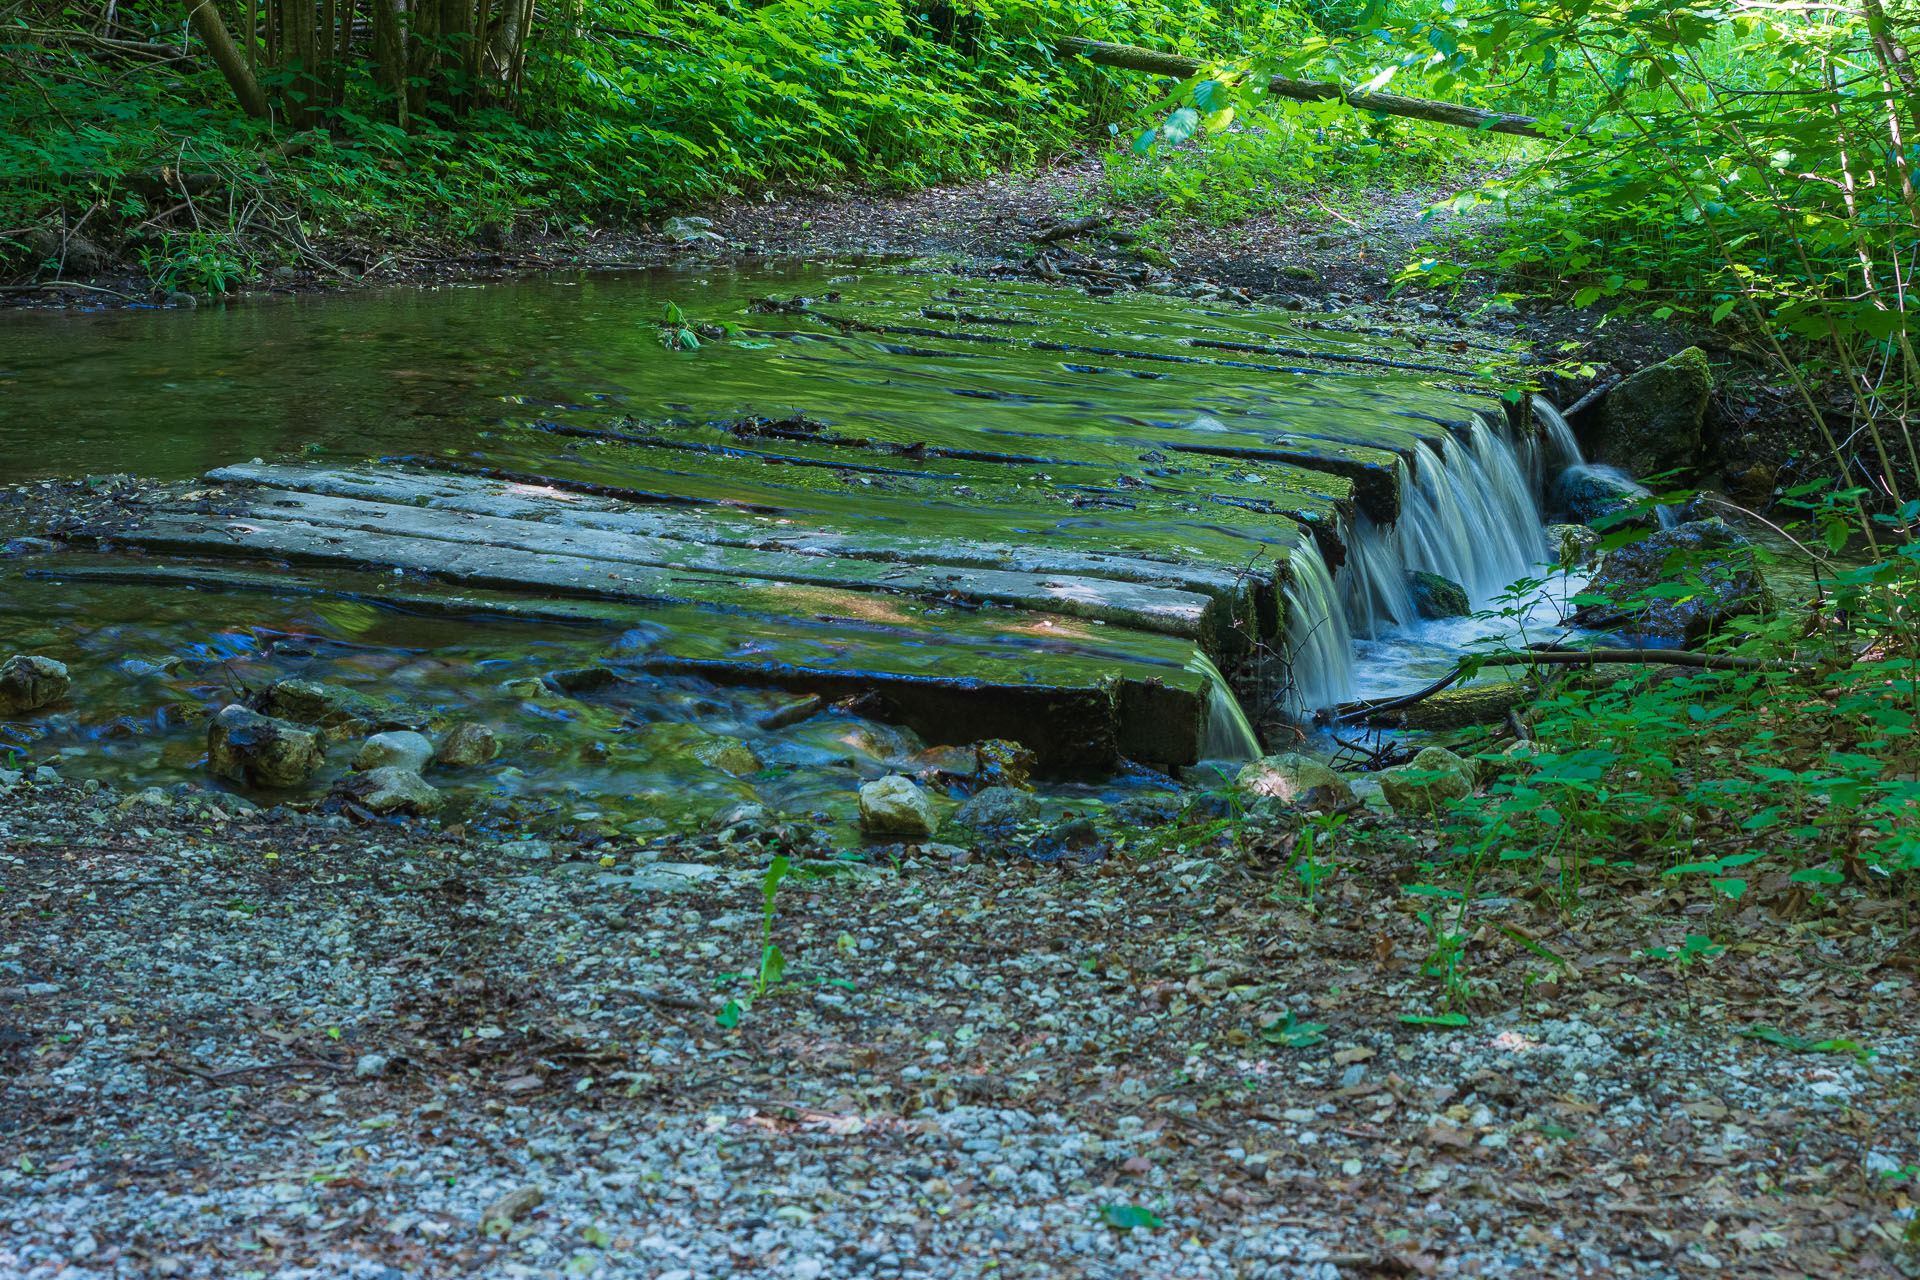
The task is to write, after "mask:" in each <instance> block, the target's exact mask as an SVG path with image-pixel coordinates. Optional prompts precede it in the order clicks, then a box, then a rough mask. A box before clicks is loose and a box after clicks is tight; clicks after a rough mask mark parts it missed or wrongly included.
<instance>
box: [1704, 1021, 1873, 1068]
mask: <svg viewBox="0 0 1920 1280" xmlns="http://www.w3.org/2000/svg"><path fill="white" fill-rule="evenodd" d="M1737 1034H1738V1035H1739V1036H1740V1037H1741V1038H1742V1039H1745V1040H1759V1041H1762V1042H1764V1043H1766V1044H1772V1045H1778V1046H1779V1047H1780V1048H1782V1049H1786V1050H1789V1051H1791V1052H1793V1053H1846V1054H1851V1055H1852V1056H1853V1057H1854V1058H1856V1059H1857V1060H1859V1061H1861V1062H1866V1061H1868V1060H1869V1059H1872V1058H1876V1057H1878V1056H1879V1055H1878V1054H1877V1053H1875V1052H1874V1051H1873V1050H1872V1049H1868V1048H1866V1047H1864V1046H1862V1045H1860V1044H1858V1043H1856V1042H1854V1041H1852V1040H1813V1039H1809V1038H1808V1037H1806V1036H1795V1035H1788V1034H1787V1033H1786V1032H1784V1031H1776V1030H1775V1029H1774V1028H1772V1027H1760V1026H1753V1027H1747V1028H1746V1029H1744V1030H1742V1031H1740V1032H1738V1033H1737Z"/></svg>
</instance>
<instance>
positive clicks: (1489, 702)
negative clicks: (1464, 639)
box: [1361, 680, 1533, 730]
mask: <svg viewBox="0 0 1920 1280" xmlns="http://www.w3.org/2000/svg"><path fill="white" fill-rule="evenodd" d="M1532 697H1533V690H1532V689H1531V688H1530V687H1529V686H1528V685H1527V684H1526V683H1525V682H1524V681H1520V680H1503V681H1501V682H1499V683H1497V684H1470V685H1468V686H1466V687H1465V688H1463V689H1445V690H1442V691H1441V692H1439V693H1436V694H1434V695H1433V696H1432V697H1430V698H1423V699H1422V700H1420V701H1419V702H1415V703H1413V704H1411V705H1410V706H1404V707H1399V708H1396V709H1393V710H1389V711H1381V712H1378V713H1376V714H1374V715H1371V716H1367V717H1365V718H1363V719H1362V720H1361V723H1362V724H1364V725H1366V726H1367V727H1368V728H1371V729H1420V730H1435V729H1464V728H1467V727H1468V726H1469V725H1476V724H1498V723H1500V721H1502V720H1504V719H1506V715H1507V712H1509V711H1511V710H1513V709H1514V708H1515V707H1519V706H1523V705H1525V704H1526V703H1527V702H1528V701H1529V700H1530V699H1531V698H1532Z"/></svg>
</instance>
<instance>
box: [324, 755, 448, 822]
mask: <svg viewBox="0 0 1920 1280" xmlns="http://www.w3.org/2000/svg"><path fill="white" fill-rule="evenodd" d="M340 789H341V790H342V791H344V792H346V794H348V795H350V796H352V797H353V798H354V799H355V800H356V801H358V802H359V803H360V804H361V805H363V806H365V807H366V808H367V809H370V810H372V811H373V812H374V813H377V814H380V815H381V816H382V817H386V816H390V815H392V814H397V813H412V814H418V815H419V816H421V817H426V816H427V815H428V814H431V813H437V812H439V809H440V806H441V805H443V804H445V803H446V801H447V798H446V796H444V795H442V794H441V792H440V791H439V789H438V788H436V787H433V786H431V785H429V784H428V782H427V781H426V779H424V778H422V777H421V776H420V775H419V774H417V773H415V772H413V770H411V769H400V768H395V767H394V766H392V765H387V766H384V767H382V768H379V769H369V770H368V771H367V772H365V773H356V774H353V775H351V776H350V777H347V778H343V779H341V782H340Z"/></svg>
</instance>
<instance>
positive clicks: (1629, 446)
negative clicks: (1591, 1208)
mask: <svg viewBox="0 0 1920 1280" xmlns="http://www.w3.org/2000/svg"><path fill="white" fill-rule="evenodd" d="M1712 395H1713V370H1712V369H1711V368H1710V367H1709V366H1708V364H1707V353H1706V352H1704V351H1702V350H1701V349H1700V348H1698V347H1688V348H1687V349H1686V350H1684V351H1682V352H1680V353H1679V354H1678V355H1675V356H1673V357H1672V358H1671V359H1668V360H1662V361H1661V362H1660V363H1659V364H1655V365H1649V366H1647V367H1646V368H1644V369H1642V370H1640V371H1639V372H1638V373H1635V374H1633V375H1631V376H1630V377H1628V378H1627V379H1626V380H1625V381H1624V382H1622V383H1621V384H1620V385H1619V386H1617V387H1615V388H1614V389H1613V390H1612V391H1610V392H1608V393H1607V398H1606V399H1605V400H1603V401H1601V402H1600V408H1599V412H1598V415H1597V418H1598V421H1597V424H1596V427H1595V431H1594V441H1593V443H1594V450H1593V452H1594V455H1595V456H1597V457H1600V458H1604V459H1605V460H1607V461H1608V462H1613V463H1618V464H1619V465H1620V466H1623V467H1625V468H1626V469H1627V470H1628V471H1631V472H1632V473H1633V474H1634V475H1637V476H1648V475H1652V474H1654V473H1655V472H1657V471H1667V470H1670V469H1672V468H1675V467H1695V466H1698V465H1700V463H1701V462H1702V461H1703V455H1704V453H1705V448H1706V434H1705V433H1706V420H1707V402H1708V400H1709V399H1711V397H1712Z"/></svg>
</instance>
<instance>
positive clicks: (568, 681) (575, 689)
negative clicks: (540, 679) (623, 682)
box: [547, 667, 620, 693]
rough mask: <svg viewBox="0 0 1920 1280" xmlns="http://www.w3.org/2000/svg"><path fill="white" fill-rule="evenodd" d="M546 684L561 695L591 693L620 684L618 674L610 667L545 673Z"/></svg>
mask: <svg viewBox="0 0 1920 1280" xmlns="http://www.w3.org/2000/svg"><path fill="white" fill-rule="evenodd" d="M547 683H548V684H550V685H552V686H553V687H554V688H555V689H558V690H559V691H560V692H562V693H592V692H594V691H595V690H597V689H605V688H609V687H611V686H613V685H616V684H619V683H620V674H619V673H618V672H617V671H615V670H613V668H611V667H570V668H568V669H567V670H565V671H549V672H547Z"/></svg>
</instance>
